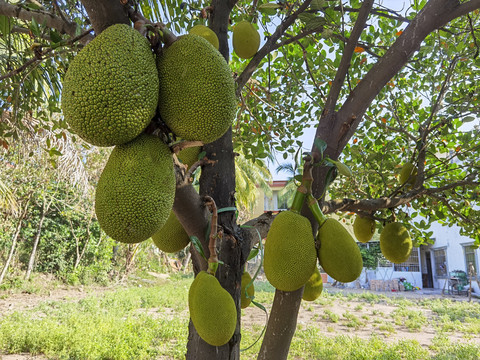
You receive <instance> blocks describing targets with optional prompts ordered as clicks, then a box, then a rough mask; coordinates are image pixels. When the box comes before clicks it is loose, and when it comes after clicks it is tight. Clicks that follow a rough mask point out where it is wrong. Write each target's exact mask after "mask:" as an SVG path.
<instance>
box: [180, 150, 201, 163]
mask: <svg viewBox="0 0 480 360" xmlns="http://www.w3.org/2000/svg"><path fill="white" fill-rule="evenodd" d="M201 148H202V147H201V146H193V147H189V148H186V149H183V150H181V151H180V152H179V153H178V155H177V157H178V159H179V160H180V161H181V162H182V164H185V165H187V167H190V166H192V165H193V164H194V163H196V162H197V161H198V155H199V154H200V150H201Z"/></svg>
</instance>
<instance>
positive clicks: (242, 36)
mask: <svg viewBox="0 0 480 360" xmlns="http://www.w3.org/2000/svg"><path fill="white" fill-rule="evenodd" d="M232 43H233V50H234V51H235V53H236V54H237V55H238V57H239V58H241V59H250V58H251V57H252V56H253V55H255V54H256V53H257V51H258V48H259V47H260V34H259V33H258V31H257V29H255V26H253V25H252V24H251V23H249V22H248V21H246V20H242V21H240V22H239V23H238V24H236V25H235V26H234V27H233V37H232Z"/></svg>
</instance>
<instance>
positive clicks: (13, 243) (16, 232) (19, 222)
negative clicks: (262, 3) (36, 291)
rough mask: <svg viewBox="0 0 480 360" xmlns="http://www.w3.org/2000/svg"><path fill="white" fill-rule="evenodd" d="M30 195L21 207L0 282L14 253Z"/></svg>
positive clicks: (0, 275)
mask: <svg viewBox="0 0 480 360" xmlns="http://www.w3.org/2000/svg"><path fill="white" fill-rule="evenodd" d="M30 199H31V196H30V197H29V198H28V200H27V202H26V203H25V207H24V208H23V211H22V213H21V214H20V217H19V218H18V223H17V228H16V229H15V233H14V235H13V238H12V246H11V248H10V253H9V254H8V258H7V261H6V262H5V265H4V266H3V269H2V273H1V274H0V284H1V283H2V282H3V279H4V278H5V275H6V274H7V271H8V267H9V266H10V262H11V261H12V259H13V254H15V249H16V247H17V241H18V236H19V235H20V231H21V230H22V222H23V219H24V218H25V216H26V215H27V210H28V204H29V203H30Z"/></svg>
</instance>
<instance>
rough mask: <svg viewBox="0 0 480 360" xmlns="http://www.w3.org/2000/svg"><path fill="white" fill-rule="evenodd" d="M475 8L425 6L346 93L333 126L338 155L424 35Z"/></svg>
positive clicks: (437, 1)
mask: <svg viewBox="0 0 480 360" xmlns="http://www.w3.org/2000/svg"><path fill="white" fill-rule="evenodd" d="M477 8H480V0H472V1H469V2H468V3H464V4H459V3H458V1H456V0H430V1H429V2H428V3H427V4H426V5H425V7H424V8H423V9H422V10H421V11H420V12H419V13H418V15H417V16H416V17H415V19H413V20H412V22H411V23H410V24H409V25H408V26H407V27H406V28H405V30H404V31H403V33H402V34H401V35H400V36H399V37H398V38H397V40H396V41H395V43H394V44H393V45H392V46H391V47H390V49H389V50H388V51H387V52H386V53H385V55H384V56H383V57H382V58H380V59H379V61H378V62H377V63H376V64H375V65H374V66H373V67H372V68H371V69H370V71H369V72H368V73H367V74H366V75H365V77H364V78H363V80H362V81H361V82H360V83H359V84H358V85H357V87H356V88H355V89H354V90H353V91H352V92H351V93H350V95H349V96H348V98H347V100H346V101H345V103H344V104H343V106H342V107H341V109H340V110H339V111H338V116H337V118H338V119H341V120H342V121H337V123H336V124H335V134H338V135H339V136H340V139H339V142H338V146H337V153H340V152H341V151H342V149H343V148H344V147H345V145H346V143H347V142H348V140H349V139H350V138H351V137H352V135H353V134H354V133H355V131H356V129H357V127H358V124H359V123H360V122H361V119H362V116H363V114H364V113H365V111H366V109H367V108H368V106H369V105H370V104H371V102H372V101H373V99H374V98H375V97H376V96H377V94H378V93H379V92H380V90H381V89H382V88H383V87H384V86H385V85H386V84H387V83H388V82H389V81H390V79H391V78H392V77H393V76H395V74H397V73H398V72H399V71H400V69H401V68H402V67H403V66H404V65H405V64H406V63H407V61H408V59H409V58H410V57H411V56H412V55H413V53H414V52H415V51H417V50H418V49H419V47H420V45H421V43H422V42H423V40H424V39H425V38H426V37H427V36H428V34H430V33H431V32H432V31H434V30H436V29H439V28H440V27H442V26H444V25H445V24H446V23H448V22H449V21H451V20H452V19H454V18H456V17H459V16H462V15H464V14H466V13H468V12H469V11H473V10H475V9H477Z"/></svg>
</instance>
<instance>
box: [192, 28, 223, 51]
mask: <svg viewBox="0 0 480 360" xmlns="http://www.w3.org/2000/svg"><path fill="white" fill-rule="evenodd" d="M188 32H189V33H190V34H195V35H198V36H201V37H203V38H204V39H205V40H208V42H209V43H210V44H212V45H213V47H214V48H215V49H217V50H218V47H219V43H218V37H217V34H215V31H213V30H212V29H210V28H209V27H208V26H205V25H195V26H194V27H192V28H191V29H190V30H188Z"/></svg>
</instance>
